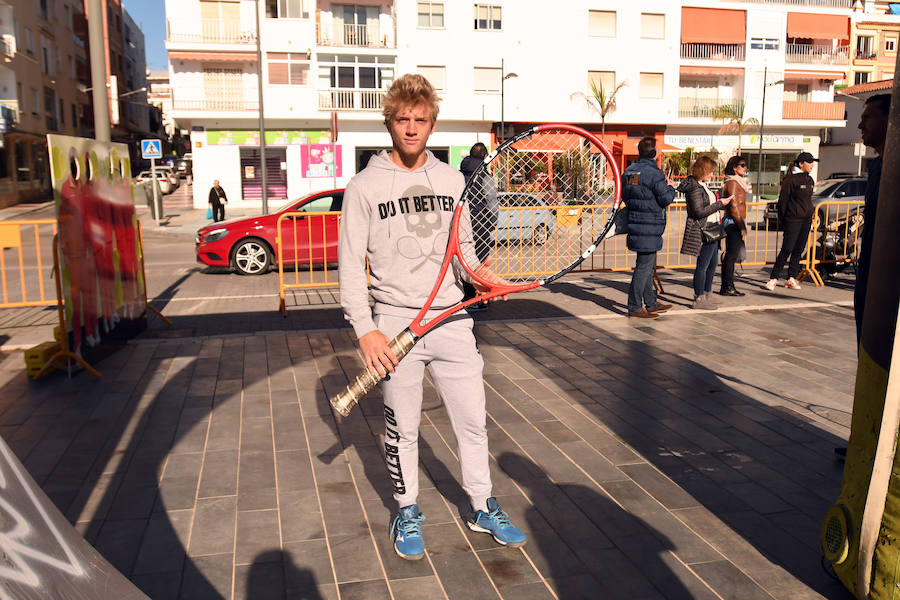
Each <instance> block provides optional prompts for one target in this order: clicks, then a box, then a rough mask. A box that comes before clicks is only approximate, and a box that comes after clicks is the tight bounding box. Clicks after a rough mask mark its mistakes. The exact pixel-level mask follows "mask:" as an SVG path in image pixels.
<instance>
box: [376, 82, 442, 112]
mask: <svg viewBox="0 0 900 600" xmlns="http://www.w3.org/2000/svg"><path fill="white" fill-rule="evenodd" d="M440 101H441V99H440V98H438V95H437V92H435V91H434V86H432V85H431V83H429V81H428V80H427V79H425V78H424V77H422V76H421V75H418V74H414V73H407V74H406V75H401V76H400V77H399V78H397V79H396V80H395V81H394V83H392V84H391V87H390V88H388V91H387V93H386V94H385V95H384V104H383V108H382V110H381V114H383V115H384V123H385V125H387V124H388V123H390V121H391V119H393V118H394V115H396V114H397V111H399V110H400V109H401V108H404V107H407V106H418V105H420V104H424V105H425V106H426V107H427V108H428V109H429V110H430V111H431V120H432V121H436V120H437V116H438V112H439V111H440V108H439V107H438V102H440Z"/></svg>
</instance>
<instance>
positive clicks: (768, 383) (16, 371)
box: [0, 290, 856, 600]
mask: <svg viewBox="0 0 900 600" xmlns="http://www.w3.org/2000/svg"><path fill="white" fill-rule="evenodd" d="M584 293H589V290H588V291H585V292H584ZM562 297H563V296H562V294H559V295H558V298H562ZM567 297H571V294H570V295H569V296H567ZM846 300H847V298H843V297H842V300H841V302H834V303H819V304H817V305H815V306H794V307H793V308H782V309H779V310H757V309H754V308H752V307H744V308H742V309H735V310H720V311H716V312H714V313H702V314H697V313H696V312H694V311H689V310H685V309H680V310H679V309H676V311H673V312H676V313H678V314H672V315H669V316H667V317H665V318H662V319H660V320H658V321H654V322H643V321H642V322H640V323H635V322H633V321H634V320H629V319H626V318H624V317H620V316H611V318H591V317H589V316H586V315H585V314H583V312H587V311H580V310H579V309H578V307H577V306H575V305H573V304H571V302H570V301H562V300H561V301H559V302H554V301H553V300H552V298H549V297H544V296H540V297H535V298H534V299H532V300H528V302H535V303H539V304H541V305H543V306H541V307H537V308H540V309H541V310H531V309H528V310H526V308H525V305H524V304H518V305H517V304H513V301H510V303H509V305H508V308H507V310H508V311H509V314H505V315H501V313H500V312H499V311H498V312H497V313H496V314H495V316H496V317H500V316H503V317H504V318H494V319H491V318H486V317H485V318H482V317H481V316H479V323H478V325H477V327H476V333H477V335H478V338H479V343H480V347H481V350H482V353H483V355H484V358H485V372H484V379H485V384H486V386H487V394H488V424H489V433H490V440H491V452H492V461H491V468H492V473H493V478H494V492H495V494H496V495H497V496H498V497H499V499H500V502H501V504H502V505H503V507H504V508H506V509H507V510H508V512H510V514H511V515H512V517H513V519H514V521H515V522H516V523H518V524H519V525H521V526H522V527H523V529H525V530H526V532H527V533H528V535H529V542H528V544H527V545H526V546H525V547H524V548H522V549H517V550H513V549H507V548H501V547H499V546H497V545H496V544H494V542H493V541H492V540H491V539H490V538H489V537H487V536H485V535H484V534H475V533H472V532H470V531H468V530H467V529H466V528H465V526H464V525H463V524H462V523H461V521H460V518H459V511H460V508H461V506H462V505H463V503H464V495H463V493H462V490H461V488H460V485H459V483H458V482H459V469H458V465H457V462H456V458H455V452H456V444H455V442H454V439H453V434H452V431H451V428H450V425H449V422H448V419H447V415H446V413H445V411H444V410H443V408H442V407H441V406H440V400H439V399H438V397H437V396H436V394H435V391H434V389H433V388H432V387H430V385H427V386H426V400H425V409H424V411H423V417H422V428H421V476H420V478H421V483H422V491H421V495H420V498H419V500H420V505H421V506H422V510H423V512H424V513H425V514H426V515H427V517H428V520H427V521H426V523H425V537H426V541H427V544H428V555H427V558H426V560H423V561H420V562H416V563H410V562H406V561H403V560H401V559H399V558H398V557H397V556H396V555H395V554H394V553H393V551H392V549H391V546H390V543H389V540H388V536H387V526H388V521H389V513H390V510H391V509H392V508H393V507H392V500H391V498H390V488H389V485H388V484H389V481H388V478H387V476H386V473H385V469H384V466H383V463H382V460H381V454H380V447H381V444H380V436H381V435H382V429H383V421H382V417H381V413H380V395H379V392H378V390H377V389H376V390H375V391H374V392H373V393H371V394H370V395H369V397H368V398H367V399H366V400H364V402H363V404H362V405H361V410H360V409H357V410H355V411H354V412H353V413H352V415H351V416H350V417H349V418H347V419H341V418H335V416H334V415H333V413H332V412H331V410H330V407H329V406H328V403H327V397H328V395H330V394H332V393H334V392H336V391H338V390H339V389H340V388H341V387H342V386H343V385H345V384H346V380H347V377H348V375H350V374H355V372H356V371H357V369H358V367H359V365H360V363H359V361H358V358H357V356H356V353H355V342H354V340H353V339H352V336H351V333H350V330H348V329H346V328H342V327H341V326H340V324H341V320H340V315H339V311H338V309H337V308H336V307H335V306H334V305H333V303H332V304H330V305H329V304H328V303H324V304H323V306H322V307H320V308H316V309H315V310H316V312H315V313H310V314H307V315H306V317H307V318H308V319H319V320H318V321H315V320H314V321H313V323H314V324H315V325H317V326H316V327H313V326H308V327H306V329H307V330H306V331H304V330H302V329H301V328H294V327H284V329H285V331H276V330H272V331H260V333H257V334H253V331H254V327H255V328H256V329H257V330H259V329H265V328H262V327H259V325H260V322H259V321H254V320H253V319H254V317H253V315H252V314H246V313H245V314H242V313H240V312H229V310H228V307H225V306H223V307H220V310H221V312H219V313H218V314H215V318H216V319H217V320H216V321H213V320H212V318H210V319H209V323H215V324H216V325H215V326H214V325H211V324H206V325H203V324H201V321H200V320H198V318H194V320H193V321H192V320H191V318H190V317H189V316H188V315H186V314H185V315H182V316H181V317H178V318H179V319H181V321H180V322H176V324H175V326H174V327H173V330H174V331H171V332H170V334H169V335H168V336H167V337H162V336H165V335H166V334H164V333H162V332H163V328H162V327H160V326H158V324H152V325H151V329H150V330H149V331H148V332H146V333H145V334H144V335H142V336H141V338H140V339H138V340H134V341H133V342H132V343H129V344H127V345H125V346H124V347H122V348H121V349H120V350H119V351H118V352H116V353H115V354H113V355H112V356H110V357H108V358H107V359H105V360H103V361H101V362H100V363H98V364H97V365H96V366H97V368H98V369H99V370H100V371H101V373H102V374H103V377H102V378H101V379H99V380H95V379H93V378H91V377H89V376H87V375H86V374H80V375H77V376H76V377H74V378H73V379H71V380H68V379H66V378H65V376H64V375H63V374H61V373H57V374H54V375H52V376H51V377H49V378H47V379H45V380H43V381H41V382H31V381H28V380H27V379H26V378H25V375H24V372H23V371H22V368H21V362H20V361H21V356H20V355H18V356H17V355H16V354H8V355H6V356H5V357H4V359H3V362H2V363H0V435H2V437H3V438H4V439H5V440H6V441H7V442H8V443H9V445H10V446H11V447H12V448H13V450H14V451H15V452H16V454H17V456H18V457H19V458H20V459H21V460H22V462H23V463H24V465H25V466H26V467H27V468H28V470H29V472H30V473H31V474H32V475H33V476H34V478H35V479H36V480H37V482H38V483H39V484H40V485H41V486H42V488H43V489H44V491H45V492H46V493H47V494H48V495H49V497H50V498H51V499H52V500H53V501H54V502H55V503H56V505H57V506H58V507H59V508H60V509H61V510H62V511H63V513H64V514H65V515H66V516H67V517H68V519H69V520H70V521H71V522H72V523H74V524H75V526H76V528H77V529H78V530H79V531H80V532H82V533H83V535H84V536H85V537H86V539H87V540H88V541H89V542H91V543H92V544H93V545H94V546H95V547H96V548H97V549H98V550H99V551H100V552H101V553H102V554H103V555H104V556H105V557H106V558H107V559H108V560H109V561H110V562H112V564H113V565H115V566H116V568H118V569H119V570H120V571H121V572H122V573H124V574H125V575H126V576H127V577H129V578H130V579H131V580H132V581H133V582H134V583H135V584H136V585H138V586H139V587H140V588H141V589H143V590H144V591H145V592H146V593H147V594H148V595H149V596H150V597H152V598H154V599H156V598H159V599H165V598H184V599H189V600H195V599H204V598H252V599H266V598H308V599H337V598H341V599H343V600H348V599H357V598H359V599H366V600H370V599H371V600H378V599H382V598H385V599H387V598H393V599H394V600H401V599H431V598H436V599H439V598H450V599H466V600H470V599H479V598H504V599H507V600H514V599H543V598H547V599H549V598H558V599H561V600H569V599H575V598H611V599H613V598H622V599H628V600H637V599H650V598H735V599H740V600H753V599H756V598H766V599H771V598H775V599H779V600H781V599H785V600H802V599H807V598H830V599H841V600H843V599H846V598H849V597H850V596H849V594H848V593H847V592H845V591H844V590H843V588H842V587H841V586H840V585H838V584H837V583H835V582H834V581H833V580H831V579H830V578H829V577H828V575H827V574H826V573H825V571H824V570H823V569H822V567H821V565H820V556H821V550H820V548H819V526H820V523H821V520H822V517H823V515H824V513H825V510H826V509H827V508H828V506H829V505H830V504H831V502H832V501H833V500H834V499H835V498H836V497H837V493H838V489H839V486H840V481H841V466H840V464H838V463H836V462H835V461H834V460H833V453H832V450H833V447H834V446H835V445H838V444H840V443H842V440H844V439H845V438H846V436H847V435H848V431H849V430H848V425H849V419H850V409H851V404H852V393H853V380H854V376H855V370H856V358H855V350H854V347H853V345H852V344H851V343H848V340H851V339H852V338H853V335H854V333H853V332H854V329H853V319H852V310H851V309H850V308H848V307H847V305H846ZM584 301H585V302H592V300H590V299H587V300H584ZM523 302H524V300H523ZM785 306H787V305H785ZM273 308H274V307H273ZM532 308H535V307H532ZM491 310H492V311H493V310H494V309H493V308H492V309H491ZM172 312H177V311H174V310H173V311H172ZM273 312H274V310H273ZM489 312H490V311H489ZM595 312H596V311H595ZM538 314H541V315H544V316H543V317H541V318H537V316H536V315H538ZM313 315H314V316H313ZM267 318H268V317H267ZM277 319H281V317H280V316H278V317H277ZM275 322H276V321H274V320H273V324H274V323H275ZM283 322H291V319H290V318H289V319H287V320H285V321H283ZM238 324H239V325H238ZM273 326H274V325H273ZM294 329H296V330H294ZM179 331H181V332H182V333H177V332H179ZM185 331H186V332H185ZM154 332H159V333H158V334H154Z"/></svg>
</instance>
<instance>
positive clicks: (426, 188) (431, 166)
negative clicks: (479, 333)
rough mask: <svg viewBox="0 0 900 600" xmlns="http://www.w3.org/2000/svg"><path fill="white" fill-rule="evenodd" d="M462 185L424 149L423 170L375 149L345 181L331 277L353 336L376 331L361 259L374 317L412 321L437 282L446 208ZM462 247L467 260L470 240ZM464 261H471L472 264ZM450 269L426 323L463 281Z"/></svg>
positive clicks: (449, 214)
mask: <svg viewBox="0 0 900 600" xmlns="http://www.w3.org/2000/svg"><path fill="white" fill-rule="evenodd" d="M464 186H465V181H464V179H463V176H462V174H461V173H460V172H459V171H457V170H455V169H453V168H452V167H450V166H449V165H447V164H445V163H442V162H441V161H439V160H438V159H437V158H435V157H434V155H433V154H432V153H431V152H427V151H426V161H425V165H424V166H422V167H420V168H418V169H416V170H414V171H408V170H406V169H403V168H401V167H399V166H397V165H395V164H394V163H393V162H392V161H391V159H390V157H389V155H388V152H387V151H382V152H380V153H379V154H377V155H375V156H373V157H372V159H371V160H370V161H369V164H368V165H367V166H366V168H365V169H363V170H362V171H360V172H359V173H358V174H357V175H356V176H354V177H353V178H352V179H351V180H350V182H349V183H348V184H347V188H346V190H345V192H344V202H343V206H342V208H341V230H340V243H339V246H338V263H339V264H338V274H339V277H340V292H341V307H342V308H343V310H344V317H345V318H346V319H347V320H348V321H350V324H351V325H352V326H353V330H354V332H355V333H356V336H357V338H361V337H362V336H363V335H365V334H367V333H369V332H371V331H373V330H375V329H376V327H375V322H374V321H373V316H372V309H371V308H370V307H369V293H370V289H369V287H370V286H369V284H367V282H366V271H365V261H366V258H368V259H369V268H370V282H371V295H372V298H373V299H374V300H375V314H376V315H378V314H386V315H392V316H398V317H406V318H409V319H410V320H412V318H413V317H414V316H416V314H417V313H418V312H419V311H420V310H421V309H422V306H424V304H425V301H426V300H427V298H428V295H429V293H430V292H431V290H432V288H434V284H435V281H437V276H438V273H439V272H440V269H441V263H442V262H443V258H444V254H446V251H447V240H448V238H449V235H450V225H451V223H452V221H453V210H454V209H455V208H456V202H457V200H458V199H459V198H460V196H461V195H462V191H463V187H464ZM465 225H468V220H466V222H465ZM467 228H468V227H466V229H467ZM461 237H463V238H470V236H466V235H461ZM462 246H463V252H464V253H465V256H466V257H470V256H472V257H474V247H473V245H472V244H471V242H468V243H464V244H462ZM467 262H469V264H470V265H473V266H477V264H478V263H477V259H475V262H470V261H468V260H467ZM454 271H455V273H456V277H454V274H453V273H448V276H447V277H445V278H444V281H443V282H442V284H441V287H440V290H439V291H438V293H437V296H436V297H435V299H434V302H433V303H432V307H431V311H430V312H429V314H428V317H427V318H426V320H427V319H430V318H432V317H434V316H436V315H437V314H438V313H439V312H440V311H441V310H443V309H446V308H448V307H450V306H453V305H454V304H456V303H458V302H459V301H460V300H462V296H463V292H462V286H461V284H460V278H465V279H467V277H466V275H465V272H464V271H463V270H462V269H461V268H458V266H456V265H455V266H454Z"/></svg>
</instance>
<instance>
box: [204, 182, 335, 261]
mask: <svg viewBox="0 0 900 600" xmlns="http://www.w3.org/2000/svg"><path fill="white" fill-rule="evenodd" d="M343 201H344V190H343V189H337V190H329V191H324V192H314V193H312V194H309V195H307V196H304V197H303V198H300V199H299V200H292V201H290V202H288V203H287V204H285V205H284V206H282V207H281V208H280V209H278V210H277V211H276V212H273V213H271V214H268V215H261V216H256V217H247V218H242V219H231V220H226V221H221V222H219V223H213V224H211V225H207V226H205V227H201V228H200V229H198V230H197V238H196V245H195V248H194V251H195V254H196V256H197V262H200V263H203V264H206V265H210V266H214V267H231V268H232V269H234V270H235V271H237V272H238V273H240V274H241V275H262V274H263V273H266V272H267V271H268V270H269V269H270V268H271V267H272V266H273V265H274V264H275V261H276V259H277V256H278V244H277V241H276V240H277V223H278V219H279V217H280V216H281V215H283V214H284V213H286V212H293V211H300V212H325V211H339V210H341V204H342V203H343ZM281 234H282V243H283V249H282V254H283V261H284V264H285V265H293V264H296V263H301V264H310V263H311V264H323V263H329V262H337V242H338V216H337V215H319V216H303V215H299V216H293V217H286V218H285V219H284V220H283V221H282V225H281Z"/></svg>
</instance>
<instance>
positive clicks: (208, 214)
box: [206, 206, 213, 219]
mask: <svg viewBox="0 0 900 600" xmlns="http://www.w3.org/2000/svg"><path fill="white" fill-rule="evenodd" d="M206 218H207V219H212V218H213V212H212V206H210V207H209V208H207V209H206Z"/></svg>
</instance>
